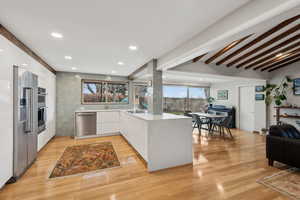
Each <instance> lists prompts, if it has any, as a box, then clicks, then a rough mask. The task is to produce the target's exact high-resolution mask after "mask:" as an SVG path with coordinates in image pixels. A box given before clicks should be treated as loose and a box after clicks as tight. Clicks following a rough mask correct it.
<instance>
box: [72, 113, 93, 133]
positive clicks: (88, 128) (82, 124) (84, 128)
mask: <svg viewBox="0 0 300 200" xmlns="http://www.w3.org/2000/svg"><path fill="white" fill-rule="evenodd" d="M75 134H76V135H75V137H76V138H80V137H86V136H96V135H97V113H96V112H79V113H76V115H75Z"/></svg>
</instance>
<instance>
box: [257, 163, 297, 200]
mask: <svg viewBox="0 0 300 200" xmlns="http://www.w3.org/2000/svg"><path fill="white" fill-rule="evenodd" d="M258 183H261V184H263V185H265V186H267V187H269V188H272V189H273V190H276V191H278V192H280V193H282V194H284V195H287V196H289V197H291V198H293V199H297V200H298V199H299V200H300V169H298V168H290V169H287V170H284V171H281V172H278V173H276V174H273V175H271V176H268V177H265V178H262V179H260V180H258Z"/></svg>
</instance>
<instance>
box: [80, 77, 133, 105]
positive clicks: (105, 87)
mask: <svg viewBox="0 0 300 200" xmlns="http://www.w3.org/2000/svg"><path fill="white" fill-rule="evenodd" d="M81 88H82V89H81V103H82V104H128V103H129V101H128V97H129V95H128V93H129V92H128V90H129V85H128V82H122V81H104V80H103V81H102V80H86V79H85V80H82V82H81Z"/></svg>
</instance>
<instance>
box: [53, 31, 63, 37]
mask: <svg viewBox="0 0 300 200" xmlns="http://www.w3.org/2000/svg"><path fill="white" fill-rule="evenodd" d="M51 36H52V37H54V38H63V37H64V36H63V35H62V34H61V33H57V32H52V33H51Z"/></svg>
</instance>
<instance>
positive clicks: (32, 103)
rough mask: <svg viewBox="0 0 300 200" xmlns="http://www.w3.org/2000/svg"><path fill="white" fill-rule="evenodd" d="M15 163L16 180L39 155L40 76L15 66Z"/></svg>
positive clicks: (14, 179) (14, 173)
mask: <svg viewBox="0 0 300 200" xmlns="http://www.w3.org/2000/svg"><path fill="white" fill-rule="evenodd" d="M13 70H14V131H13V132H14V163H13V166H14V167H13V177H12V179H11V182H14V181H16V180H17V179H18V178H19V177H20V176H21V175H22V174H23V173H24V172H25V171H26V170H27V169H28V167H30V165H31V164H32V163H33V162H34V161H35V159H36V156H37V131H38V96H37V95H38V76H37V75H35V74H33V73H31V72H29V71H26V70H25V69H22V68H20V67H17V66H14V69H13Z"/></svg>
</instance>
